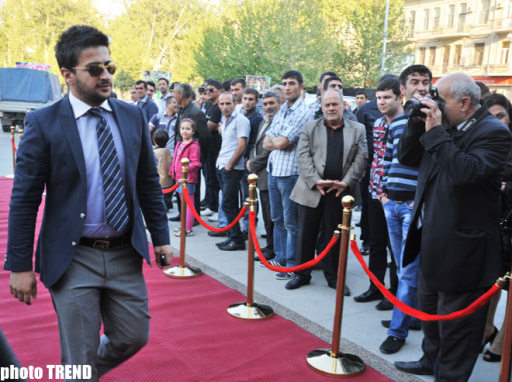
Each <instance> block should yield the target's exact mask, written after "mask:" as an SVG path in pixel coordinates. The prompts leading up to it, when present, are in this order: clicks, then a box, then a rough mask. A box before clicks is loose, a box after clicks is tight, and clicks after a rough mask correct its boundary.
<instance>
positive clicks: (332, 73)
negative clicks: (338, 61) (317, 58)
mask: <svg viewBox="0 0 512 382" xmlns="http://www.w3.org/2000/svg"><path fill="white" fill-rule="evenodd" d="M327 76H329V77H338V75H337V74H336V73H334V72H324V73H322V75H321V76H320V81H318V82H322V81H323V80H324V78H325V77H327Z"/></svg>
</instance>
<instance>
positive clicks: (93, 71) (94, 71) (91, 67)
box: [71, 62, 117, 77]
mask: <svg viewBox="0 0 512 382" xmlns="http://www.w3.org/2000/svg"><path fill="white" fill-rule="evenodd" d="M116 67H117V65H116V64H114V63H113V62H109V63H108V64H106V65H105V64H100V63H99V62H91V63H90V64H87V65H86V66H85V67H84V66H76V67H74V68H71V69H82V70H87V71H89V74H90V75H91V76H92V77H98V76H99V75H101V73H103V70H105V69H107V72H109V73H110V74H114V73H115V72H116Z"/></svg>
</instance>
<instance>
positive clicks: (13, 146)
mask: <svg viewBox="0 0 512 382" xmlns="http://www.w3.org/2000/svg"><path fill="white" fill-rule="evenodd" d="M11 143H12V148H13V149H14V152H15V153H16V152H18V150H16V145H15V144H14V139H13V138H11Z"/></svg>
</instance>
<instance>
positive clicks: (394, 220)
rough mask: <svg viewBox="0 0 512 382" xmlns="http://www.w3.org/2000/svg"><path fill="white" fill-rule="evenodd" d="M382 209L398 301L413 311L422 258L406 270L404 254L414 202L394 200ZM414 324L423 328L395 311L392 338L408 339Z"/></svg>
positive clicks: (415, 303) (415, 306) (412, 319)
mask: <svg viewBox="0 0 512 382" xmlns="http://www.w3.org/2000/svg"><path fill="white" fill-rule="evenodd" d="M382 207H383V208H384V213H385V215H386V221H387V223H388V231H389V240H390V242H391V248H392V249H393V256H394V257H395V262H396V272H397V276H398V289H397V291H396V298H397V299H399V300H400V301H401V302H403V303H404V304H407V305H409V306H410V307H412V308H417V306H418V275H419V270H420V257H419V256H418V257H416V260H414V262H412V263H411V264H409V265H407V267H405V268H403V267H402V255H403V251H404V247H405V239H406V238H407V231H408V230H409V225H410V223H411V218H412V216H411V215H412V208H413V201H412V200H411V201H407V202H404V203H400V204H399V203H396V202H395V201H393V200H389V201H388V202H387V203H386V204H383V205H382ZM411 323H413V324H414V325H419V320H418V319H417V318H412V317H411V316H408V315H406V314H405V313H403V312H401V311H400V310H398V309H397V308H394V309H393V316H392V318H391V325H390V326H389V330H388V335H390V336H394V337H397V338H400V339H402V340H405V339H406V338H407V334H408V333H409V325H410V324H411Z"/></svg>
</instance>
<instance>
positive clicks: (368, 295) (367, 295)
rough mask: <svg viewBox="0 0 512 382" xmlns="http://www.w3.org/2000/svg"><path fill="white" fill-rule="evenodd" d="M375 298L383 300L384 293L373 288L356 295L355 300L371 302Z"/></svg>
mask: <svg viewBox="0 0 512 382" xmlns="http://www.w3.org/2000/svg"><path fill="white" fill-rule="evenodd" d="M375 300H382V293H380V292H379V291H377V292H375V291H373V290H371V289H368V290H367V291H366V292H364V293H363V294H360V295H359V296H356V297H354V301H355V302H370V301H375Z"/></svg>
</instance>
